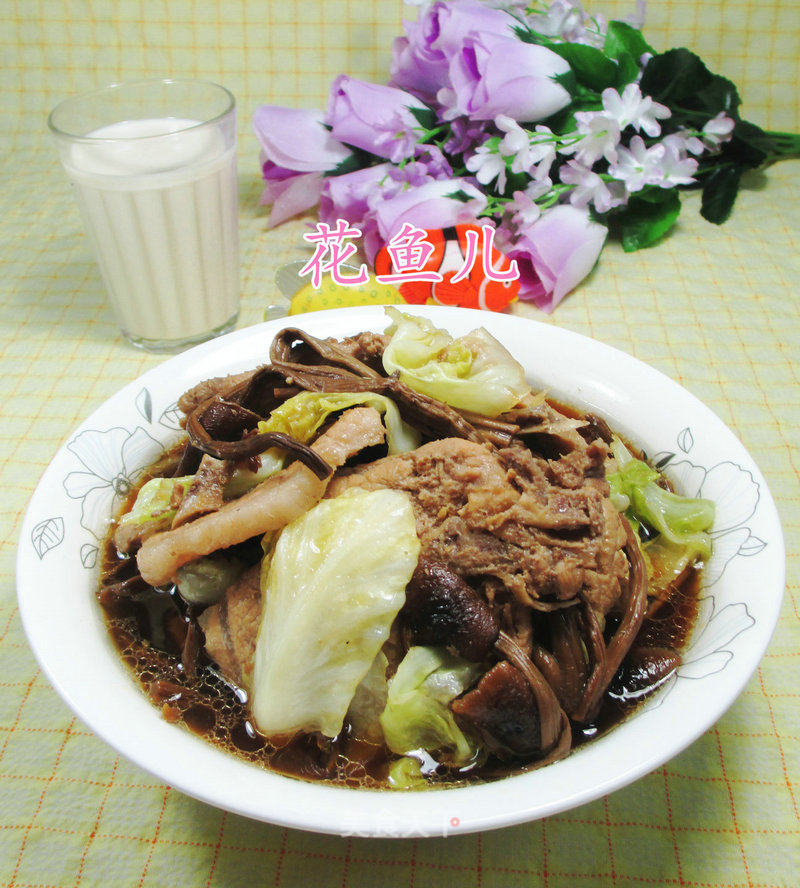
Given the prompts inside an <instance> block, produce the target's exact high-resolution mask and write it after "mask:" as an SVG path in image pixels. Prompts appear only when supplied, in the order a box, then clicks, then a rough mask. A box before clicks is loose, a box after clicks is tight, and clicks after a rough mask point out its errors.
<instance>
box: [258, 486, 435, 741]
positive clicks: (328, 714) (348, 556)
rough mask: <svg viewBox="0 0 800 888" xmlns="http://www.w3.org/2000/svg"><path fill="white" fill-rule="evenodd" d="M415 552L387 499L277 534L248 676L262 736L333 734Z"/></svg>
mask: <svg viewBox="0 0 800 888" xmlns="http://www.w3.org/2000/svg"><path fill="white" fill-rule="evenodd" d="M419 550H420V543H419V540H418V539H417V532H416V522H415V520H414V512H413V509H412V507H411V500H410V498H409V496H408V495H407V494H405V493H402V492H401V491H397V490H375V491H365V490H352V491H348V492H346V493H344V494H342V495H341V496H338V497H336V498H335V499H330V500H323V501H322V502H321V503H319V504H318V505H316V506H314V508H313V509H311V510H310V511H308V512H307V513H306V514H305V515H303V516H301V517H300V518H298V519H297V520H295V521H293V522H292V523H291V524H289V525H288V526H287V527H286V528H284V530H283V531H282V532H281V534H280V536H279V537H278V540H277V542H276V543H275V548H274V551H273V553H272V558H271V562H270V565H269V570H268V571H267V574H266V582H265V584H264V588H263V593H264V608H263V613H262V619H261V627H260V630H259V634H258V641H257V644H256V653H255V661H254V667H253V683H252V711H253V716H254V718H255V720H256V723H257V724H258V727H259V730H260V731H261V732H262V733H264V734H266V735H267V736H269V735H275V734H284V733H291V732H295V731H319V732H320V733H322V734H324V735H325V736H326V737H334V736H336V735H337V734H338V733H339V731H341V729H342V723H343V721H344V717H345V714H346V712H347V709H348V707H349V706H350V701H351V700H352V699H353V695H354V693H355V690H356V687H357V686H358V684H359V683H360V682H361V680H362V679H363V678H364V676H365V675H366V673H367V670H368V669H369V668H370V666H371V664H372V663H373V661H374V660H375V657H376V655H377V654H378V651H379V650H380V649H381V647H382V646H383V644H384V642H385V641H386V639H387V638H388V635H389V628H390V626H391V624H392V621H393V620H394V618H395V616H396V615H397V612H398V611H399V610H400V608H401V607H402V605H403V602H404V601H405V588H406V585H407V584H408V581H409V580H410V579H411V574H412V573H413V571H414V568H415V567H416V564H417V559H418V557H419Z"/></svg>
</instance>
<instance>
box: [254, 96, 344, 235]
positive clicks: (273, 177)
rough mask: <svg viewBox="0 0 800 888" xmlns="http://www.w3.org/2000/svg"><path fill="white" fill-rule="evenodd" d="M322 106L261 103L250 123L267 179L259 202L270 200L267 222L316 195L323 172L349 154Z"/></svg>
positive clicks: (315, 198)
mask: <svg viewBox="0 0 800 888" xmlns="http://www.w3.org/2000/svg"><path fill="white" fill-rule="evenodd" d="M322 117H323V115H322V112H321V111H305V110H301V109H297V108H282V107H279V106H277V105H262V106H261V107H260V108H257V109H256V112H255V115H254V118H253V125H254V128H255V131H256V136H257V137H258V141H259V143H260V145H261V170H262V173H263V176H264V180H265V183H266V184H265V187H264V191H263V192H262V194H261V200H260V203H261V204H262V205H263V204H272V211H271V212H270V215H269V220H268V225H269V226H270V227H274V226H276V225H280V223H281V222H285V221H286V220H287V219H291V217H292V216H296V215H297V214H298V213H302V212H305V211H306V210H309V209H311V207H313V206H314V205H315V204H316V203H317V201H318V200H319V196H320V191H321V190H322V184H323V177H322V175H321V174H322V173H323V172H326V171H328V170H333V169H335V168H336V167H337V166H338V165H339V164H340V163H341V162H342V161H343V160H346V159H347V158H348V157H350V155H351V154H352V151H350V149H349V148H346V147H345V146H344V145H342V144H341V143H340V142H337V141H336V140H335V139H333V138H331V135H330V133H329V132H328V130H326V129H325V127H324V126H323V123H322Z"/></svg>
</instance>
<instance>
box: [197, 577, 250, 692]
mask: <svg viewBox="0 0 800 888" xmlns="http://www.w3.org/2000/svg"><path fill="white" fill-rule="evenodd" d="M260 574H261V566H260V565H258V564H256V565H255V566H254V567H251V568H250V569H249V570H248V571H246V572H245V573H244V574H242V576H241V577H240V578H239V579H238V580H237V581H236V582H235V583H234V584H233V585H232V586H231V587H230V588H229V589H228V590H227V591H226V593H225V595H224V597H223V598H222V600H221V601H220V602H219V604H215V605H214V606H213V607H209V608H207V609H206V610H204V611H203V613H202V614H200V616H199V617H198V618H197V622H198V623H199V624H200V628H201V629H202V630H203V634H204V635H205V639H206V642H205V649H206V653H207V654H208V655H209V657H211V659H212V660H214V661H215V662H216V664H217V666H219V669H220V672H221V673H222V674H223V675H224V676H225V678H227V679H228V680H229V681H231V682H233V683H234V684H235V685H238V686H239V687H243V688H248V687H249V686H250V679H251V676H252V674H253V657H254V655H255V651H256V639H257V638H258V627H259V625H260V623H261V607H262V605H261V587H260Z"/></svg>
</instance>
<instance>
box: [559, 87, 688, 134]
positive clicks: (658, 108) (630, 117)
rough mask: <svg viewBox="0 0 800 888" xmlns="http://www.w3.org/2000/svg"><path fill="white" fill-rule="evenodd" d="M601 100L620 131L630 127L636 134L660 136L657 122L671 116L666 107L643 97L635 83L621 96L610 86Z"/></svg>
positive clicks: (659, 127) (648, 97) (604, 91)
mask: <svg viewBox="0 0 800 888" xmlns="http://www.w3.org/2000/svg"><path fill="white" fill-rule="evenodd" d="M602 99H603V108H604V109H605V112H606V114H608V115H609V116H610V117H613V118H614V119H615V120H616V121H617V123H618V124H619V127H620V129H625V127H626V126H632V127H633V128H634V129H635V130H636V131H637V132H639V131H640V130H641V131H644V132H645V133H646V134H647V135H648V136H651V137H655V136H660V135H661V124H660V123H659V122H658V121H659V120H666V118H667V117H671V116H672V112H671V111H670V110H669V108H667V107H666V105H659V103H658V102H654V101H653V100H652V99H651V98H650V96H643V95H642V91H641V90H640V89H639V85H638V84H637V83H629V84H628V85H627V86H626V87H625V89H624V90H623V91H622V95H620V94H619V93H618V92H617V91H616V90H615V89H614V88H613V87H611V86H610V87H608V89H604V90H603V93H602ZM576 117H577V115H576Z"/></svg>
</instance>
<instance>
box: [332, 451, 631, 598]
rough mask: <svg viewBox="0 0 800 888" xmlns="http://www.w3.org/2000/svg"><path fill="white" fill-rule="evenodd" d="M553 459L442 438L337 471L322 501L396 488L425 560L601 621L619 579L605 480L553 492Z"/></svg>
mask: <svg viewBox="0 0 800 888" xmlns="http://www.w3.org/2000/svg"><path fill="white" fill-rule="evenodd" d="M603 446H604V445H602V442H595V443H594V444H593V445H591V447H593V448H602V447H603ZM584 449H585V451H586V454H585V455H584V457H571V459H572V460H578V459H583V460H584V462H585V465H586V467H587V469H588V468H590V467H592V466H593V465H594V461H595V459H596V455H592V454H588V448H586V447H585V445H584ZM558 462H559V461H553V460H547V459H545V458H543V457H539V456H535V455H533V454H531V453H530V451H528V450H527V448H524V447H521V446H516V447H511V448H506V449H504V450H500V451H495V450H492V449H491V448H490V447H488V446H487V445H485V444H478V443H475V442H472V441H465V440H463V439H460V438H445V439H443V440H440V441H432V442H431V443H429V444H424V445H423V446H422V447H420V448H418V449H417V450H415V451H412V452H410V453H404V454H400V455H398V456H391V457H387V458H386V459H382V460H378V461H377V462H374V463H370V464H369V465H367V466H361V467H359V468H358V469H356V470H353V471H352V472H350V473H347V474H344V475H341V474H340V475H339V476H338V477H336V478H334V480H333V481H332V482H331V484H330V486H329V487H328V491H327V494H326V495H327V496H337V495H338V494H340V493H342V492H343V491H344V490H347V489H348V488H351V487H361V488H366V489H369V490H374V489H377V488H381V487H389V488H394V489H398V490H405V491H407V492H408V493H409V494H410V495H411V498H412V502H413V505H414V512H415V517H416V519H417V533H418V535H419V538H420V541H421V543H422V555H423V556H424V557H426V558H429V559H431V560H433V561H438V562H441V563H442V564H444V565H445V566H446V567H447V568H448V569H449V570H451V571H453V572H454V573H456V574H458V575H459V576H461V577H463V578H464V579H467V580H468V581H469V580H474V581H475V582H484V581H486V580H487V579H492V578H493V579H494V580H496V581H499V583H500V584H501V586H503V587H505V589H507V590H508V592H509V593H510V595H511V597H512V598H516V600H518V601H519V602H520V603H522V604H527V605H531V604H533V605H534V606H536V603H538V602H542V601H552V600H557V601H568V600H575V599H577V598H578V597H584V598H586V599H587V600H588V601H589V602H590V603H591V605H592V606H593V607H594V608H595V609H596V610H597V611H598V612H599V613H600V614H606V613H607V612H608V611H609V610H610V609H611V608H612V607H613V605H614V603H615V602H616V601H617V599H618V598H619V596H620V591H621V585H620V584H621V583H623V582H626V580H627V573H628V562H627V559H626V557H625V554H624V551H623V547H624V545H625V530H624V528H623V527H622V524H621V522H620V520H619V517H618V515H617V513H616V511H615V510H614V508H613V506H611V504H610V502H609V500H608V498H607V496H606V493H607V487H606V485H605V481H604V480H602V479H601V478H594V477H590V478H585V479H584V481H583V483H582V484H580V485H579V486H574V482H575V479H574V478H572V477H570V484H571V485H572V486H569V487H565V486H562V485H561V484H559V471H560V470H559V469H558V468H557V466H558ZM554 466H555V467H556V468H554ZM574 472H575V466H572V467H571V468H570V469H569V474H570V475H572V474H574Z"/></svg>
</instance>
